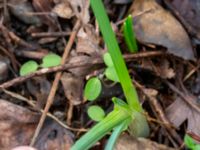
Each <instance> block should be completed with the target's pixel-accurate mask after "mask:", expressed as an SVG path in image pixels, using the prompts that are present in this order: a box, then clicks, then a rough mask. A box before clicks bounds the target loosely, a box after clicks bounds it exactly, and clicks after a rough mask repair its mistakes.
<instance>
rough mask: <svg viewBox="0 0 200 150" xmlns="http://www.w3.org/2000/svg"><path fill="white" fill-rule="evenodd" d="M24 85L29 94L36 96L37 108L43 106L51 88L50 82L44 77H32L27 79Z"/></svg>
mask: <svg viewBox="0 0 200 150" xmlns="http://www.w3.org/2000/svg"><path fill="white" fill-rule="evenodd" d="M26 85H27V89H28V91H29V92H30V93H31V95H33V96H34V97H35V98H36V100H37V103H36V105H37V106H38V108H43V106H45V104H46V100H47V98H48V95H49V92H50V89H51V83H50V82H49V81H48V80H47V79H46V78H45V77H34V78H32V79H30V80H28V81H27V82H26Z"/></svg>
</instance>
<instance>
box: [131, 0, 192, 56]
mask: <svg viewBox="0 0 200 150" xmlns="http://www.w3.org/2000/svg"><path fill="white" fill-rule="evenodd" d="M130 10H131V11H130V13H131V14H132V16H133V18H134V21H133V23H134V29H135V33H136V37H137V39H138V40H139V41H140V42H142V43H144V44H156V45H161V46H163V47H166V48H167V50H168V52H169V53H171V54H174V55H175V56H179V57H182V58H184V59H187V60H194V59H195V58H194V54H193V50H192V47H191V43H190V40H189V37H188V35H187V33H186V31H185V30H184V28H183V27H182V26H181V24H180V23H179V22H178V21H177V20H176V19H175V18H174V17H173V16H172V15H171V14H170V13H169V12H167V11H166V10H164V9H163V8H162V7H161V6H160V5H159V4H157V3H156V2H155V0H135V1H134V2H133V4H132V6H131V9H130Z"/></svg>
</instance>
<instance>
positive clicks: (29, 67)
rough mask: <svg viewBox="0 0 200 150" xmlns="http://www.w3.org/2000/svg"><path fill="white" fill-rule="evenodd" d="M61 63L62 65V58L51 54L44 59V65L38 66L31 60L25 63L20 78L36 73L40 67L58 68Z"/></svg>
mask: <svg viewBox="0 0 200 150" xmlns="http://www.w3.org/2000/svg"><path fill="white" fill-rule="evenodd" d="M60 63H61V57H60V56H58V55H56V54H54V53H50V54H47V55H46V56H44V57H43V59H42V64H40V65H38V64H37V62H36V61H33V60H29V61H27V62H26V63H24V64H23V65H22V66H21V68H20V72H19V74H20V76H24V75H27V74H30V73H33V72H35V71H36V70H37V69H38V68H39V67H42V68H49V67H54V66H58V65H60Z"/></svg>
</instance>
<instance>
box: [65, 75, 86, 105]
mask: <svg viewBox="0 0 200 150" xmlns="http://www.w3.org/2000/svg"><path fill="white" fill-rule="evenodd" d="M61 83H62V85H63V88H64V92H65V96H66V98H67V99H68V100H70V102H71V103H72V104H73V105H79V104H80V103H81V100H82V93H83V83H84V82H83V78H80V77H77V76H75V75H73V74H71V73H63V75H62V77H61Z"/></svg>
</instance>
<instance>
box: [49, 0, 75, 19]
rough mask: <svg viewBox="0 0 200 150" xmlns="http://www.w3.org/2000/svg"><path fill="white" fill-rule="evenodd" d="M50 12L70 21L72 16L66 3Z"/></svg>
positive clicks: (57, 5)
mask: <svg viewBox="0 0 200 150" xmlns="http://www.w3.org/2000/svg"><path fill="white" fill-rule="evenodd" d="M52 12H54V13H55V14H56V15H58V16H59V17H61V18H65V19H70V18H71V17H72V16H73V15H74V14H73V11H72V8H71V6H70V4H69V2H67V1H63V2H61V3H58V4H56V5H55V6H54V8H53V10H52Z"/></svg>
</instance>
